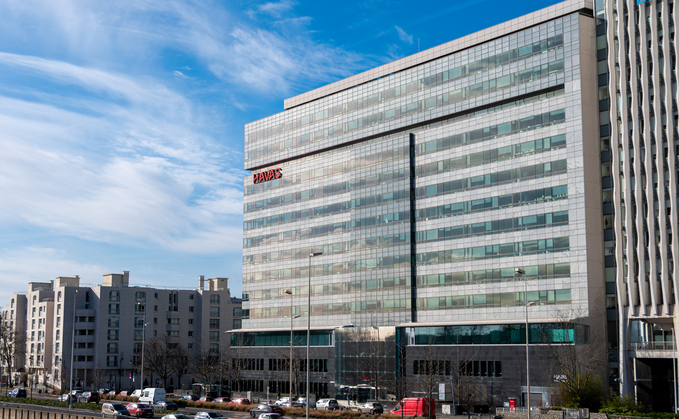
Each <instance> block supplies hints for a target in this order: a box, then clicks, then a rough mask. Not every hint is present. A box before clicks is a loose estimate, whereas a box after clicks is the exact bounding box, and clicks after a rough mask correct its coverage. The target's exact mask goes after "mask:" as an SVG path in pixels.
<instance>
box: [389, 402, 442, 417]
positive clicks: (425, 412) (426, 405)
mask: <svg viewBox="0 0 679 419" xmlns="http://www.w3.org/2000/svg"><path fill="white" fill-rule="evenodd" d="M389 414H390V415H401V416H426V417H430V418H436V401H434V399H430V398H427V397H406V398H405V399H403V400H401V401H400V402H399V404H397V405H396V406H395V407H394V408H393V409H391V412H389Z"/></svg>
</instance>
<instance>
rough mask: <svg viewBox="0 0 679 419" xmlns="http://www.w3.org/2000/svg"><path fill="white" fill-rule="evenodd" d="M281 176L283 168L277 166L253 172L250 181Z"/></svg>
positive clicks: (257, 181) (258, 181)
mask: <svg viewBox="0 0 679 419" xmlns="http://www.w3.org/2000/svg"><path fill="white" fill-rule="evenodd" d="M281 176H283V169H281V168H280V167H277V168H275V169H269V170H265V171H263V172H259V173H255V174H253V175H252V183H260V182H266V181H267V180H271V179H278V178H280V177H281Z"/></svg>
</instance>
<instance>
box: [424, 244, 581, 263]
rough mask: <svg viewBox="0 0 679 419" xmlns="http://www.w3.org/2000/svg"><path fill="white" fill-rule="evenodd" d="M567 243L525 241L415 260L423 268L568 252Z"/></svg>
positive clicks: (441, 251) (430, 254) (425, 255)
mask: <svg viewBox="0 0 679 419" xmlns="http://www.w3.org/2000/svg"><path fill="white" fill-rule="evenodd" d="M569 242H570V241H569V238H568V237H556V238H553V239H543V240H527V241H523V242H516V243H504V244H491V245H487V246H478V247H466V248H461V249H452V250H440V251H434V252H424V253H418V254H417V255H416V257H415V259H416V263H417V265H418V266H423V265H433V264H438V263H455V262H464V261H471V260H481V259H493V258H501V257H511V256H526V255H538V254H543V253H556V252H565V251H568V250H569Z"/></svg>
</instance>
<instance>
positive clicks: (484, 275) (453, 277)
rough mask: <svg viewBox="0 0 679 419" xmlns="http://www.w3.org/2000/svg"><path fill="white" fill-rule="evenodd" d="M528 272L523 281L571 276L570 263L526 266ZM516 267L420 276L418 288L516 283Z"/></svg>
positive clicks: (524, 268)
mask: <svg viewBox="0 0 679 419" xmlns="http://www.w3.org/2000/svg"><path fill="white" fill-rule="evenodd" d="M523 270H524V271H525V272H526V273H525V275H523V276H522V278H521V279H522V280H528V279H531V280H532V279H548V278H567V277H570V275H571V264H570V263H549V264H546V265H531V266H524V267H523ZM516 280H517V278H516V273H515V272H514V267H511V268H499V269H482V270H478V271H466V272H452V273H445V274H431V275H418V276H417V277H416V283H417V286H418V287H436V286H450V285H468V284H484V283H489V282H510V281H511V282H513V281H516Z"/></svg>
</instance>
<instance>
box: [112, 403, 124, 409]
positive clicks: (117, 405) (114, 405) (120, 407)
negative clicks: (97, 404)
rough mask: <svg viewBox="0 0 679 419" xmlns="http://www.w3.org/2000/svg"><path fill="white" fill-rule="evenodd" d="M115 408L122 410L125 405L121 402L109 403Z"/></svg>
mask: <svg viewBox="0 0 679 419" xmlns="http://www.w3.org/2000/svg"><path fill="white" fill-rule="evenodd" d="M111 406H112V407H113V408H114V409H115V410H123V409H124V408H125V406H123V405H122V404H121V403H113V404H112V405H111Z"/></svg>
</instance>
